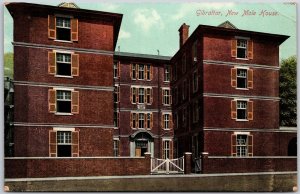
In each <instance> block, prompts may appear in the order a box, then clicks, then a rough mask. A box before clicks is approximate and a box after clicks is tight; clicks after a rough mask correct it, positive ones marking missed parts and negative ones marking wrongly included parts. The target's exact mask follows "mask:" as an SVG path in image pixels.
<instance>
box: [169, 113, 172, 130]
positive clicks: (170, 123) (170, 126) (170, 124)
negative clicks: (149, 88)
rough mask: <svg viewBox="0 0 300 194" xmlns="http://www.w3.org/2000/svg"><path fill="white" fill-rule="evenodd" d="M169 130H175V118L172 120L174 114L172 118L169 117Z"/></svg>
mask: <svg viewBox="0 0 300 194" xmlns="http://www.w3.org/2000/svg"><path fill="white" fill-rule="evenodd" d="M169 119H170V120H169V128H170V129H173V118H172V114H170V117H169Z"/></svg>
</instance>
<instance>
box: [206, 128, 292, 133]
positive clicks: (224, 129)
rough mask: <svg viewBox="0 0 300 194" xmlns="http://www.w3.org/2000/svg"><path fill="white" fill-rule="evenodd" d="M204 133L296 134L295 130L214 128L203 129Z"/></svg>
mask: <svg viewBox="0 0 300 194" xmlns="http://www.w3.org/2000/svg"><path fill="white" fill-rule="evenodd" d="M203 130H204V131H219V132H222V131H235V130H245V131H254V132H263V133H278V132H279V133H280V132H281V133H297V130H289V131H288V130H280V129H249V128H235V129H233V128H214V127H204V128H203Z"/></svg>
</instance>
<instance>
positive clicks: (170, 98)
mask: <svg viewBox="0 0 300 194" xmlns="http://www.w3.org/2000/svg"><path fill="white" fill-rule="evenodd" d="M169 100H170V105H172V95H171V89H170V97H169Z"/></svg>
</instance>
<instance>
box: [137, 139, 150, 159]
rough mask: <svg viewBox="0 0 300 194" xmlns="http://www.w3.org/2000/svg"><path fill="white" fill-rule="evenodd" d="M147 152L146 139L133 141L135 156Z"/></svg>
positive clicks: (143, 154)
mask: <svg viewBox="0 0 300 194" xmlns="http://www.w3.org/2000/svg"><path fill="white" fill-rule="evenodd" d="M146 152H148V141H144V140H142V141H141V140H137V141H135V156H137V157H140V156H145V153H146Z"/></svg>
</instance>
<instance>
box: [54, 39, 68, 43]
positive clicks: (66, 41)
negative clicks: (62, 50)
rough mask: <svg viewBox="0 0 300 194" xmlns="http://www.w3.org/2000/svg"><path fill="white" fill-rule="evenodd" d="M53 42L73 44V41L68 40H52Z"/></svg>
mask: <svg viewBox="0 0 300 194" xmlns="http://www.w3.org/2000/svg"><path fill="white" fill-rule="evenodd" d="M54 41H55V42H64V43H73V41H69V40H57V39H55V40H54Z"/></svg>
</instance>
